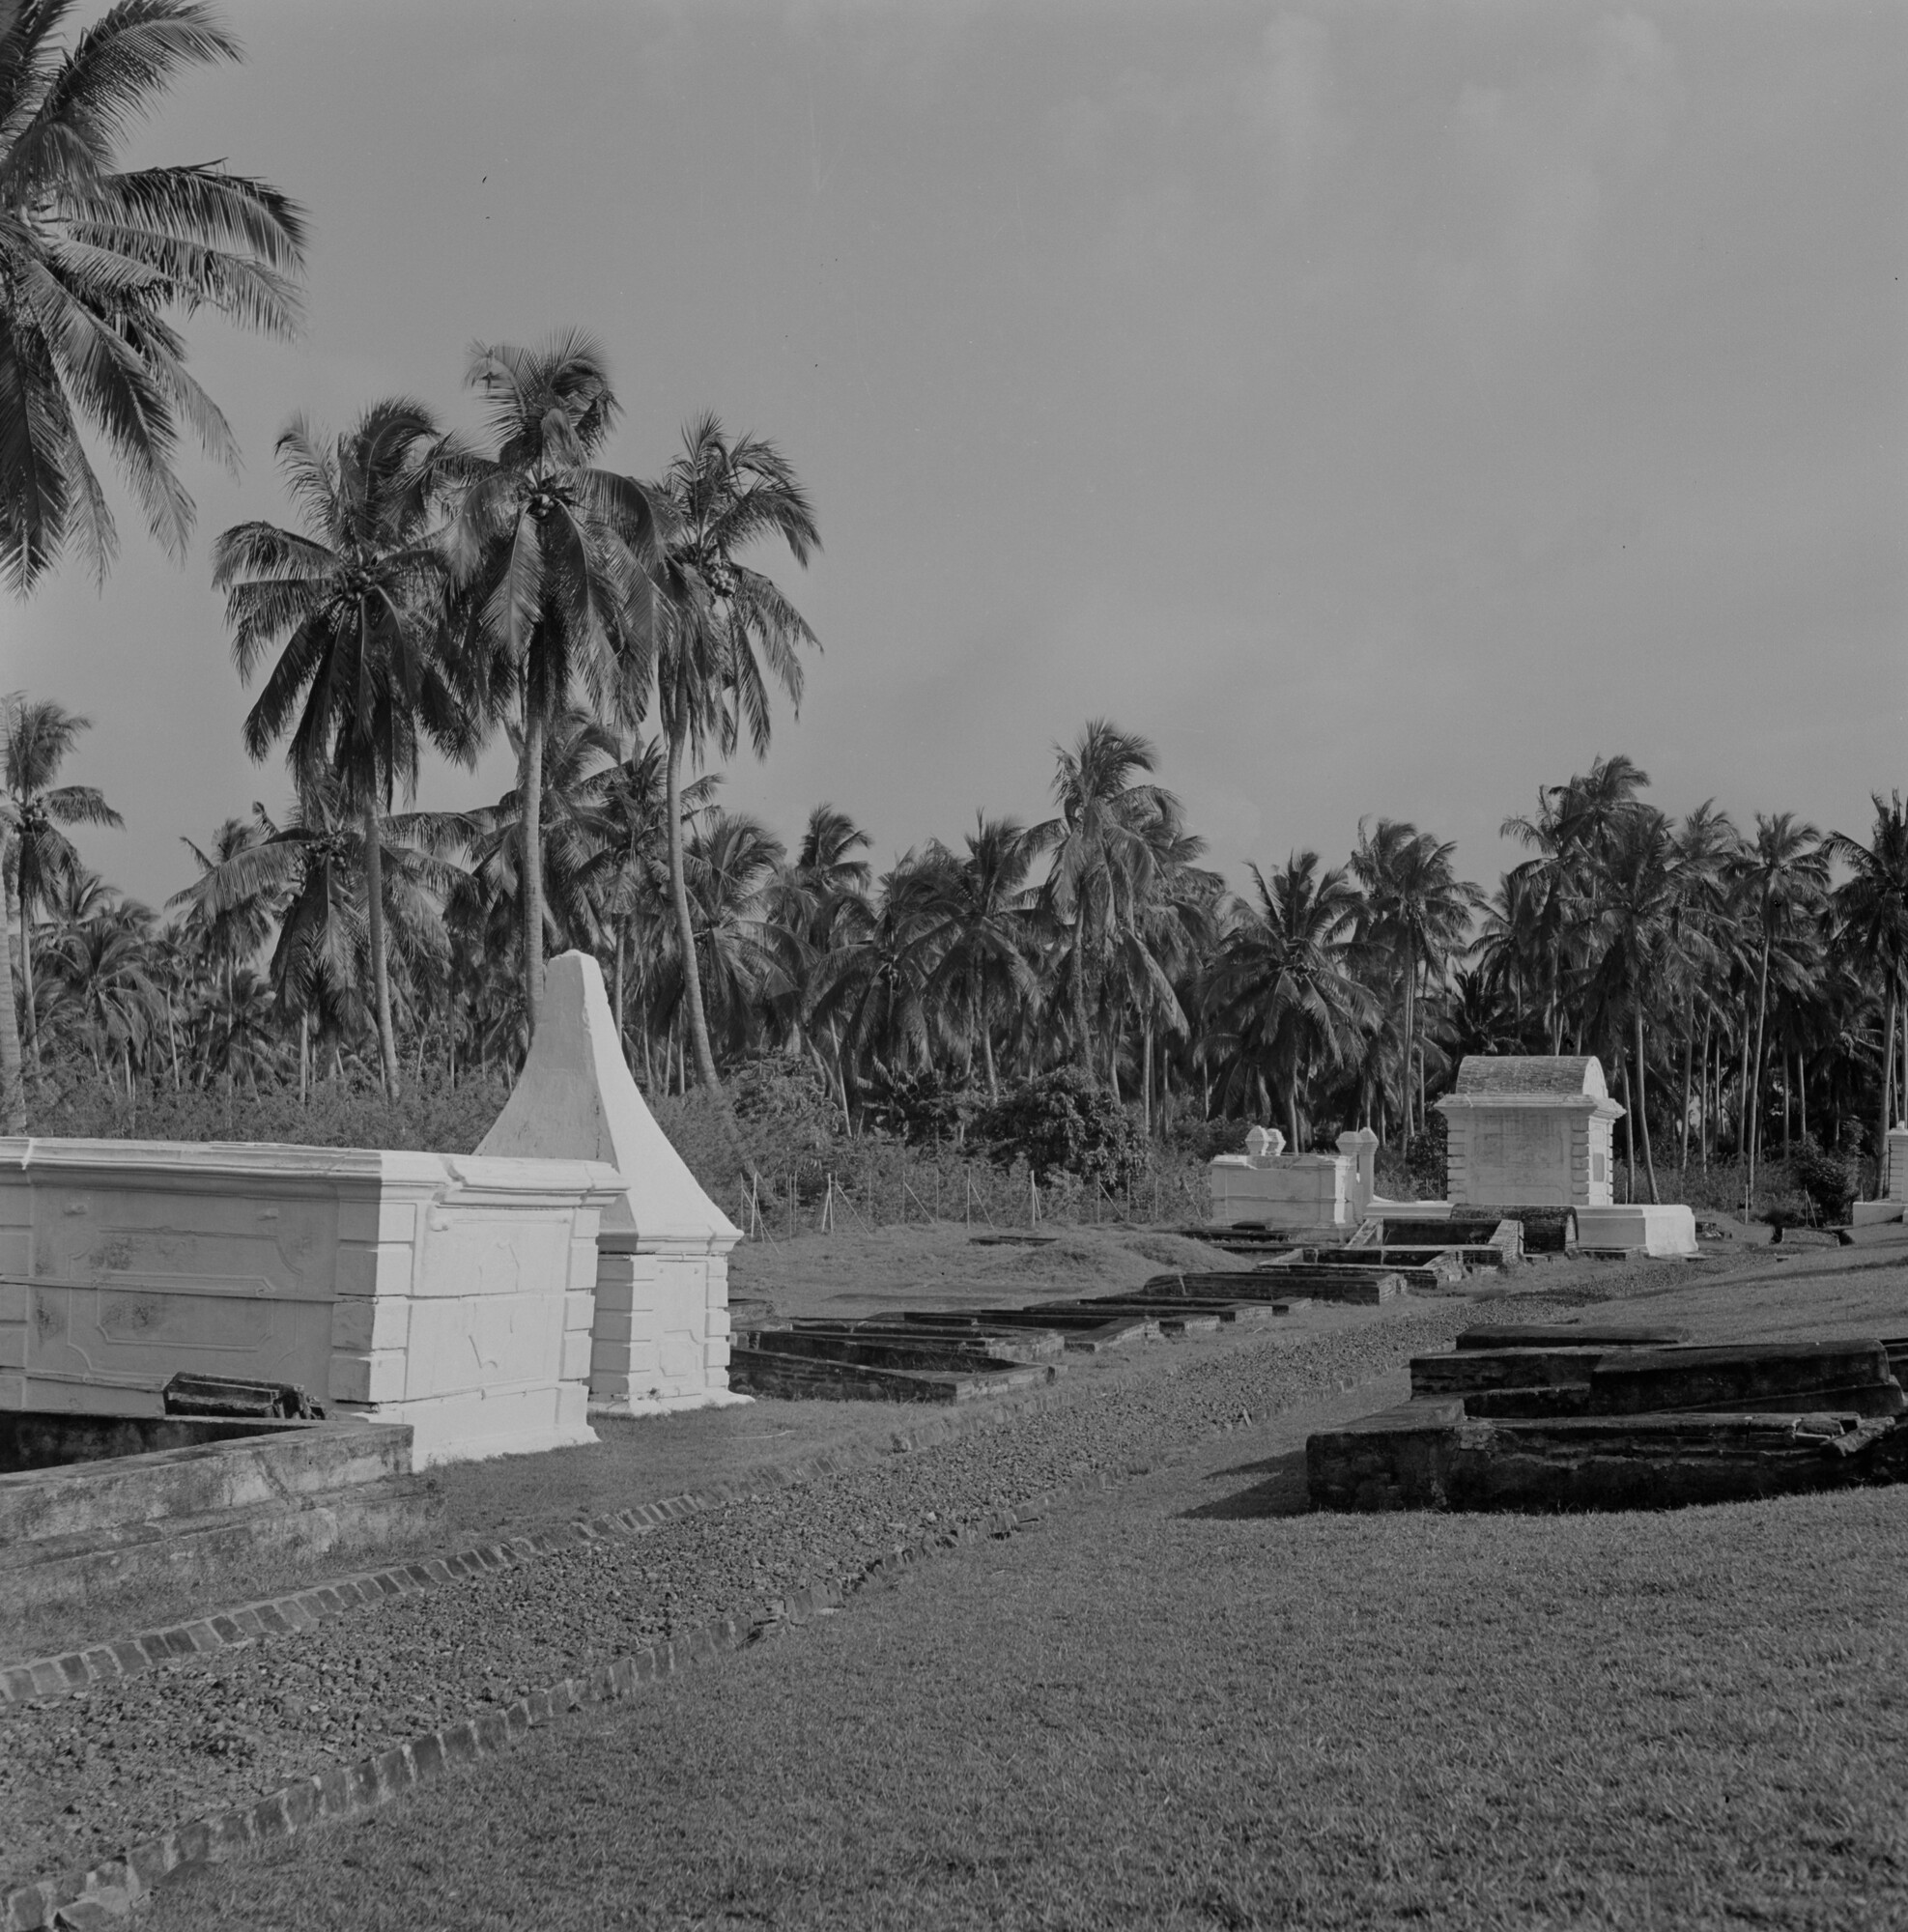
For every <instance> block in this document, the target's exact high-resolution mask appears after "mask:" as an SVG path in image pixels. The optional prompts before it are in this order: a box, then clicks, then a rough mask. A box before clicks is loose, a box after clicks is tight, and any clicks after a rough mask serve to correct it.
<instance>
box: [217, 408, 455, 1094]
mask: <svg viewBox="0 0 1908 1932" xmlns="http://www.w3.org/2000/svg"><path fill="white" fill-rule="evenodd" d="M278 460H279V464H280V466H281V467H282V469H284V471H285V476H286V480H287V482H288V484H289V486H290V489H291V492H292V495H293V497H294V498H295V499H296V501H297V502H298V503H299V507H300V509H301V510H302V511H303V513H304V515H303V522H304V526H305V527H304V532H303V533H302V534H300V533H299V532H297V531H294V530H286V529H280V528H279V527H278V526H276V525H274V524H265V523H251V524H239V525H236V526H234V527H233V528H231V529H229V530H227V531H226V532H225V533H224V535H222V536H221V537H220V538H219V539H218V541H217V543H216V544H214V546H213V584H214V588H217V589H221V590H223V591H225V593H226V598H225V619H226V622H227V624H228V625H229V626H230V627H231V631H232V653H233V657H234V659H235V660H236V662H237V664H238V667H239V675H240V676H241V678H242V679H244V680H245V681H246V682H247V683H249V682H250V680H251V676H252V673H253V671H254V670H255V669H256V668H258V665H259V663H260V661H261V659H262V658H263V657H264V655H265V653H266V652H267V651H268V650H269V649H271V648H272V647H274V646H282V648H281V649H280V654H279V657H278V661H277V663H276V664H275V665H274V666H273V667H272V668H271V674H270V675H269V676H268V677H267V679H266V681H265V687H264V689H263V690H262V691H261V692H260V693H259V697H258V702H257V703H256V704H254V705H253V706H252V709H251V711H250V713H249V715H248V716H247V717H246V719H245V749H246V751H248V752H249V753H251V755H252V756H253V758H255V759H262V758H264V757H265V755H266V753H268V751H269V750H270V749H271V745H272V744H273V743H274V742H275V741H276V740H277V739H278V738H280V737H281V736H283V735H284V733H285V732H286V731H287V730H288V729H289V730H290V732H291V743H290V746H289V748H288V753H287V763H288V764H289V765H290V767H291V772H292V778H293V781H294V783H295V784H296V785H297V786H298V787H299V790H300V791H305V790H308V789H309V788H310V787H311V786H312V785H313V784H314V783H315V782H317V781H318V780H319V779H320V778H322V777H324V776H326V775H327V774H328V775H329V776H330V777H331V778H332V779H333V780H334V781H336V783H337V784H338V786H339V787H340V795H341V797H342V799H343V800H344V801H345V803H346V805H347V807H348V808H349V809H351V810H355V811H356V814H357V817H358V820H359V823H360V825H361V827H362V837H363V858H364V880H365V903H366V909H367V912H368V915H369V922H370V952H371V982H372V994H373V1007H372V1010H373V1012H374V1013H375V1015H376V1019H377V1027H378V1052H379V1060H380V1064H381V1065H382V1068H383V1074H384V1092H385V1093H386V1094H388V1095H389V1096H390V1097H391V1098H393V1099H395V1098H396V1097H397V1093H398V1066H397V1041H396V1037H395V1035H394V1033H393V1031H392V1027H391V989H390V968H389V958H388V952H387V949H386V946H385V940H384V870H383V864H382V840H381V838H380V836H379V830H378V828H379V825H380V822H381V819H382V817H383V814H384V813H385V812H388V811H389V810H390V808H391V802H392V794H393V792H394V791H395V790H396V789H397V788H398V787H399V786H400V785H401V786H402V787H403V789H404V792H405V794H406V796H407V797H409V796H411V795H412V794H413V793H414V792H415V790H416V787H417V760H418V751H419V740H420V737H424V736H427V737H429V738H430V739H431V741H432V742H433V743H435V744H436V745H437V746H438V748H439V749H440V750H441V751H443V752H445V753H448V754H450V755H452V756H459V757H463V758H465V759H467V760H469V759H470V758H471V757H473V756H474V754H475V735H474V731H473V728H472V725H471V723H470V719H469V717H468V714H467V713H466V711H465V710H464V708H463V706H462V705H461V704H460V703H459V701H458V696H457V694H456V693H455V692H454V691H453V690H452V688H451V685H450V683H449V681H448V680H447V678H446V676H445V674H444V670H443V667H442V660H441V653H440V652H439V651H438V650H437V649H436V644H437V628H438V610H439V606H440V603H441V591H442V587H443V565H442V561H441V554H440V553H439V551H438V549H437V547H436V545H435V544H434V543H433V542H432V535H433V532H432V529H431V522H432V515H433V510H434V508H435V505H436V503H437V501H438V500H439V498H440V497H441V494H442V491H443V489H444V487H445V481H446V468H447V460H446V455H445V450H444V447H443V439H442V433H441V430H440V429H439V427H438V424H437V421H436V419H435V418H434V417H433V416H432V414H431V412H430V411H429V410H427V409H426V408H425V407H424V405H423V404H421V403H417V402H413V401H412V400H410V399H409V398H408V397H403V396H397V397H391V398H388V399H386V400H385V401H384V402H379V403H374V404H373V405H372V406H371V407H370V408H369V409H367V410H366V411H365V412H364V413H363V414H362V415H361V416H360V417H359V418H358V420H357V423H356V426H355V427H354V428H353V429H352V430H351V431H350V432H348V433H347V434H346V435H343V436H340V437H339V438H338V439H337V440H335V442H333V441H330V440H326V439H323V438H321V437H319V436H317V435H316V434H315V433H314V432H313V430H312V429H311V427H310V425H309V424H308V423H306V421H305V420H304V418H303V417H302V416H295V417H294V418H293V419H292V421H291V422H290V423H288V424H287V425H286V427H285V429H284V431H283V433H282V434H281V435H280V436H279V438H278ZM449 461H450V463H452V464H454V461H455V459H454V456H453V457H452V458H451V459H449Z"/></svg>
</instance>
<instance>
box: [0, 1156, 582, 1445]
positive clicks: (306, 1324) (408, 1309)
mask: <svg viewBox="0 0 1908 1932" xmlns="http://www.w3.org/2000/svg"><path fill="white" fill-rule="evenodd" d="M616 1184H617V1177H616V1176H615V1174H614V1173H613V1172H612V1170H610V1169H608V1168H606V1167H601V1166H596V1165H592V1164H591V1163H588V1162H585V1161H581V1160H567V1161H562V1160H540V1161H524V1160H486V1159H480V1158H476V1157H472V1156H459V1155H447V1154H435V1153H409V1152H388V1151H369V1150H364V1149H356V1148H304V1147H272V1146H248V1145H222V1144H215V1143H214V1144H190V1143H178V1142H157V1141H81V1140H64V1141H63V1140H32V1139H17V1138H16V1139H0V1407H4V1408H10V1409H34V1410H51V1411H64V1412H67V1413H82V1414H96V1415H129V1416H140V1415H157V1414H159V1413H160V1412H161V1408H162V1404H161V1397H160V1391H161V1389H162V1388H163V1387H164V1385H165V1383H166V1382H167V1381H168V1380H169V1379H170V1378H172V1377H173V1376H174V1375H175V1374H177V1373H178V1372H180V1371H181V1370H194V1371H198V1372H201V1373H207V1374H212V1375H224V1376H235V1377H242V1378H254V1379H259V1380H267V1381H280V1382H293V1383H296V1384H298V1385H299V1387H300V1388H302V1389H304V1390H305V1391H306V1392H307V1393H308V1394H309V1395H310V1396H312V1397H313V1398H314V1399H315V1400H316V1401H318V1402H320V1403H323V1404H324V1405H325V1406H327V1408H329V1409H330V1410H331V1411H332V1412H333V1413H350V1414H356V1415H361V1416H364V1417H367V1418H369V1419H371V1420H375V1421H388V1422H405V1423H409V1424H411V1425H412V1428H413V1444H414V1457H415V1461H416V1463H417V1464H418V1465H420V1466H421V1465H423V1464H426V1463H434V1462H444V1461H451V1460H457V1459H462V1458H468V1457H481V1456H494V1455H502V1454H506V1453H510V1452H514V1451H519V1450H533V1449H551V1448H556V1447H559V1446H562V1445H564V1444H568V1443H577V1442H587V1441H590V1440H593V1439H594V1438H593V1435H592V1433H591V1431H590V1429H589V1427H588V1424H587V1422H586V1420H585V1416H584V1410H585V1404H586V1383H587V1377H588V1373H589V1330H590V1320H591V1314H592V1290H593V1288H594V1284H595V1276H596V1224H597V1219H598V1216H599V1214H600V1213H601V1211H602V1208H604V1206H605V1205H606V1204H607V1203H608V1202H609V1201H610V1199H611V1198H612V1194H613V1192H614V1190H615V1187H616Z"/></svg>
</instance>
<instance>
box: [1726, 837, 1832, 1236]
mask: <svg viewBox="0 0 1908 1932" xmlns="http://www.w3.org/2000/svg"><path fill="white" fill-rule="evenodd" d="M1735 871H1736V876H1737V880H1738V882H1739V884H1740V886H1741V888H1742V890H1743V892H1744V895H1745V897H1746V899H1747V903H1748V909H1749V911H1750V914H1751V917H1752V918H1753V920H1754V922H1755V932H1756V938H1757V954H1758V956H1757V961H1756V975H1755V1026H1754V1030H1753V1040H1754V1044H1753V1047H1752V1048H1751V1045H1750V1040H1751V1033H1750V1029H1748V1028H1747V1027H1746V1028H1745V1029H1744V1040H1743V1043H1744V1048H1745V1057H1746V1060H1747V1062H1748V1064H1747V1065H1746V1066H1745V1067H1744V1083H1743V1087H1744V1091H1743V1151H1744V1153H1745V1155H1746V1156H1747V1159H1748V1162H1749V1168H1748V1177H1747V1180H1748V1198H1750V1199H1751V1200H1752V1199H1753V1198H1754V1193H1755V1157H1756V1153H1757V1151H1758V1144H1759V1142H1760V1139H1761V1106H1760V1096H1761V1093H1762V1066H1763V1045H1764V1035H1765V1032H1766V1028H1767V1023H1768V1017H1769V972H1770V966H1771V963H1772V961H1773V959H1774V957H1775V953H1776V947H1777V942H1778V941H1779V940H1780V939H1782V938H1784V937H1785V936H1787V935H1788V934H1789V933H1790V932H1792V931H1793V930H1794V929H1795V928H1796V927H1797V926H1798V925H1799V924H1800V923H1802V922H1803V921H1804V920H1805V919H1806V918H1808V917H1809V916H1810V915H1812V914H1813V912H1814V911H1815V909H1816V907H1817V905H1818V904H1819V903H1820V901H1821V899H1822V896H1823V895H1824V894H1825V893H1826V892H1827V890H1828V884H1829V862H1828V855H1827V854H1826V853H1825V852H1824V851H1823V850H1822V845H1821V835H1820V834H1819V833H1818V832H1817V831H1816V830H1815V828H1814V827H1813V826H1812V825H1807V824H1803V823H1801V822H1799V821H1798V820H1797V819H1796V817H1795V815H1794V813H1792V812H1787V811H1779V812H1775V813H1773V814H1771V813H1769V812H1762V811H1758V812H1757V813H1756V814H1755V838H1753V839H1752V840H1751V841H1750V843H1748V844H1747V845H1746V846H1745V847H1744V849H1743V851H1742V853H1741V855H1740V856H1739V857H1738V859H1737V861H1736V866H1735Z"/></svg>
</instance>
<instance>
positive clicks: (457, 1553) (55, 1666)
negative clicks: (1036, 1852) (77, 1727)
mask: <svg viewBox="0 0 1908 1932" xmlns="http://www.w3.org/2000/svg"><path fill="white" fill-rule="evenodd" d="M1089 1393H1091V1391H1090V1390H1089V1389H1088V1388H1087V1387H1086V1385H1085V1384H1081V1383H1066V1382H1056V1383H1054V1384H1052V1385H1051V1386H1050V1387H1047V1388H1042V1389H1031V1390H1027V1391H1024V1392H1021V1393H1019V1394H1015V1395H1003V1396H998V1397H992V1398H989V1399H987V1401H986V1406H985V1407H984V1408H982V1407H979V1406H977V1407H975V1408H973V1409H963V1410H959V1411H956V1412H954V1413H953V1414H947V1415H935V1416H930V1417H926V1418H924V1419H923V1421H922V1423H921V1424H920V1425H919V1426H918V1427H916V1428H913V1429H907V1430H897V1431H895V1433H894V1434H893V1435H890V1436H888V1437H887V1439H886V1440H885V1441H869V1442H850V1443H845V1444H843V1445H842V1446H841V1447H840V1448H837V1449H829V1450H824V1451H822V1452H820V1453H819V1454H817V1455H813V1456H803V1457H798V1458H796V1459H794V1460H793V1461H791V1462H787V1463H757V1464H755V1465H754V1466H752V1467H750V1468H747V1469H745V1470H744V1471H743V1472H742V1473H741V1474H740V1475H739V1476H736V1477H734V1478H732V1479H731V1480H729V1481H727V1482H725V1483H715V1484H711V1485H710V1487H709V1488H707V1489H705V1490H691V1491H687V1492H684V1493H683V1494H681V1495H676V1496H668V1497H665V1498H664V1499H663V1500H661V1501H660V1502H650V1503H635V1504H632V1505H631V1506H630V1507H629V1508H627V1509H620V1510H612V1511H610V1512H609V1513H607V1514H606V1515H602V1516H594V1517H589V1518H586V1519H584V1520H581V1521H577V1522H571V1523H565V1524H563V1525H562V1526H561V1527H560V1528H557V1529H548V1530H537V1531H534V1532H530V1533H527V1534H525V1535H522V1536H514V1537H511V1538H509V1539H508V1540H507V1541H505V1542H501V1543H480V1544H472V1545H470V1546H469V1547H467V1548H463V1549H459V1550H453V1551H451V1552H449V1553H448V1554H444V1555H437V1556H422V1557H415V1558H408V1559H406V1560H405V1561H403V1562H401V1563H393V1564H388V1565H386V1566H384V1568H382V1569H378V1570H365V1571H356V1572H353V1573H352V1574H351V1575H349V1576H345V1577H327V1578H326V1579H325V1580H324V1581H323V1582H320V1583H314V1584H311V1585H309V1586H308V1587H306V1588H304V1589H302V1590H294V1591H291V1592H288V1593H287V1594H286V1595H284V1596H279V1597H261V1598H259V1599H257V1600H256V1601H254V1602H252V1603H249V1604H242V1605H238V1606H236V1607H234V1608H231V1609H226V1610H216V1611H214V1612H213V1613H212V1614H211V1615H210V1616H204V1617H194V1618H192V1619H191V1620H190V1621H188V1622H185V1623H179V1624H167V1625H163V1626H161V1627H160V1628H158V1629H157V1630H150V1631H143V1632H141V1633H139V1634H137V1635H134V1636H128V1637H115V1638H109V1639H108V1640H107V1641H105V1642H103V1643H96V1644H88V1645H84V1646H82V1647H81V1648H80V1649H78V1650H70V1651H63V1652H60V1653H57V1654H55V1655H53V1656H49V1657H40V1658H33V1659H30V1660H29V1661H27V1662H22V1663H14V1664H0V1705H8V1704H25V1703H29V1702H32V1701H33V1700H35V1699H38V1698H43V1697H61V1696H65V1695H67V1694H68V1693H69V1692H71V1691H74V1690H87V1689H89V1688H91V1687H92V1686H93V1685H96V1684H102V1683H106V1682H109V1681H111V1680H114V1679H117V1678H123V1677H131V1676H135V1675H137V1674H138V1673H140V1672H142V1671H146V1670H152V1669H155V1668H157V1666H158V1665H160V1664H163V1663H171V1662H176V1661H177V1660H179V1659H181V1658H189V1657H196V1656H204V1655H206V1654H208V1653H211V1652H216V1651H219V1650H223V1649H227V1648H229V1647H230V1646H232V1645H234V1644H242V1643H249V1642H251V1641H252V1640H253V1639H254V1638H255V1637H258V1636H262V1635H282V1634H285V1633H287V1632H289V1631H295V1630H301V1629H303V1628H304V1627H305V1626H306V1625H308V1624H314V1623H319V1622H321V1621H323V1620H325V1619H326V1618H329V1617H336V1616H342V1615H346V1614H349V1613H350V1612H351V1611H352V1610H354V1609H356V1608H358V1607H360V1606H361V1605H366V1604H371V1603H376V1602H380V1601H382V1600H384V1599H385V1598H389V1597H402V1596H410V1595H413V1594H414V1593H415V1592H416V1591H419V1590H428V1589H432V1588H435V1587H436V1586H438V1585H441V1584H444V1583H454V1582H457V1581H459V1580H461V1579H462V1578H464V1577H478V1576H482V1575H484V1574H486V1573H487V1572H490V1571H494V1570H506V1569H512V1568H514V1567H516V1566H518V1565H520V1564H523V1563H527V1562H530V1561H532V1560H534V1559H535V1558H536V1557H539V1556H550V1555H555V1554H556V1553H558V1552H559V1551H562V1550H566V1549H576V1548H580V1547H582V1546H583V1545H584V1544H587V1543H596V1542H600V1541H602V1540H604V1539H605V1538H609V1537H626V1536H643V1535H647V1534H648V1533H649V1532H650V1531H651V1530H654V1529H660V1528H661V1527H663V1525H664V1524H666V1523H670V1522H678V1521H680V1520H682V1519H683V1518H685V1517H690V1516H699V1515H701V1514H702V1513H703V1512H705V1511H708V1510H714V1509H721V1508H724V1507H725V1506H726V1505H727V1504H729V1503H736V1502H747V1501H750V1500H753V1499H755V1498H756V1497H759V1496H760V1495H762V1494H763V1493H764V1492H771V1491H775V1490H782V1489H794V1488H797V1487H799V1486H800V1485H802V1484H804V1483H810V1482H815V1481H818V1480H819V1481H826V1480H827V1479H828V1478H829V1477H832V1476H838V1475H841V1474H843V1473H845V1472H846V1471H847V1470H850V1469H858V1468H863V1467H866V1466H868V1465H869V1464H870V1463H879V1462H882V1461H884V1460H885V1459H886V1458H887V1457H889V1456H904V1455H910V1454H912V1453H913V1452H914V1451H916V1450H918V1449H927V1448H932V1447H934V1446H935V1445H936V1444H938V1443H942V1442H951V1441H954V1440H956V1439H957V1438H958V1437H960V1436H963V1435H972V1434H974V1433H975V1432H976V1431H977V1430H980V1429H985V1428H995V1427H999V1426H1001V1425H1003V1424H1006V1423H1010V1422H1015V1421H1018V1420H1020V1419H1021V1418H1022V1417H1024V1416H1027V1415H1030V1414H1033V1413H1036V1412H1038V1411H1039V1410H1041V1409H1045V1408H1050V1407H1056V1406H1062V1405H1063V1404H1065V1403H1068V1402H1071V1401H1077V1400H1081V1399H1083V1398H1084V1397H1086V1396H1087V1395H1088V1394H1089ZM0 1932H5V1927H4V1921H0Z"/></svg>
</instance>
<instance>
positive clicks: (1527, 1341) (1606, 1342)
mask: <svg viewBox="0 0 1908 1932" xmlns="http://www.w3.org/2000/svg"><path fill="white" fill-rule="evenodd" d="M1689 1339H1690V1331H1689V1330H1688V1329H1687V1328H1668V1327H1651V1328H1639V1327H1610V1326H1606V1325H1604V1324H1602V1323H1598V1322H1582V1323H1579V1322H1575V1321H1557V1322H1548V1323H1540V1322H1521V1323H1515V1324H1503V1325H1496V1326H1492V1325H1485V1326H1480V1327H1476V1328H1467V1329H1466V1330H1465V1331H1464V1333H1463V1334H1462V1335H1460V1336H1459V1337H1458V1347H1459V1348H1460V1349H1580V1348H1581V1349H1666V1348H1668V1347H1670V1346H1672V1345H1673V1344H1675V1343H1677V1342H1687V1341H1688V1340H1689ZM1902 1346H1903V1348H1904V1349H1908V1342H1904V1343H1903V1345H1902Z"/></svg>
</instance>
